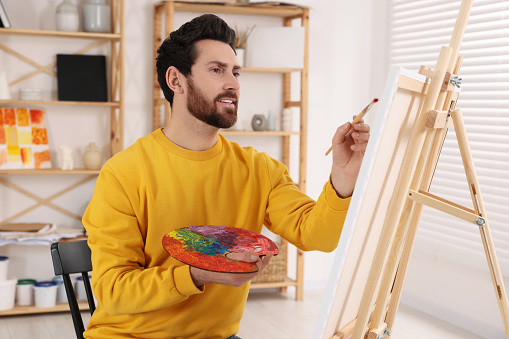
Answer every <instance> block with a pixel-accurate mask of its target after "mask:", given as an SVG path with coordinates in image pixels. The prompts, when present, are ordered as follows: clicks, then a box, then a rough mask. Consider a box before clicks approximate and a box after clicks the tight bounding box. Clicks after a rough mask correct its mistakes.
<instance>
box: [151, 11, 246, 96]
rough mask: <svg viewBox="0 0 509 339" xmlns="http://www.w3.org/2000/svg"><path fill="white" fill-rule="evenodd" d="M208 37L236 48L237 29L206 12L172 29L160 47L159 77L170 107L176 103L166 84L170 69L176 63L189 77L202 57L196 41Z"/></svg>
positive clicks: (157, 64)
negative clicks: (198, 58) (192, 68)
mask: <svg viewBox="0 0 509 339" xmlns="http://www.w3.org/2000/svg"><path fill="white" fill-rule="evenodd" d="M205 39H210V40H217V41H221V42H224V43H227V44H228V45H230V46H231V48H232V49H233V50H234V51H235V41H236V36H235V31H234V30H233V29H231V28H230V27H229V26H228V24H227V23H226V22H225V21H224V20H223V19H221V18H219V17H218V16H216V15H214V14H204V15H202V16H199V17H197V18H194V19H193V20H191V21H189V22H187V23H185V24H184V25H182V26H181V27H180V28H179V29H178V30H176V31H174V32H172V33H171V34H170V36H169V37H168V38H166V39H165V40H164V41H163V43H162V44H161V46H160V47H159V49H158V50H157V58H156V60H157V62H156V68H157V80H158V81H159V86H161V89H162V90H163V93H164V97H165V98H166V100H168V102H169V103H170V106H173V96H174V93H173V91H172V90H171V89H170V88H169V87H168V84H166V71H167V70H168V68H169V67H170V66H175V67H176V68H177V69H178V70H179V72H180V73H182V74H183V75H184V76H185V77H187V76H188V75H189V74H190V73H191V67H192V66H193V64H194V62H195V61H196V58H197V56H198V55H197V51H196V48H195V42H197V41H199V40H205Z"/></svg>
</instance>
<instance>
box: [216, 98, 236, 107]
mask: <svg viewBox="0 0 509 339" xmlns="http://www.w3.org/2000/svg"><path fill="white" fill-rule="evenodd" d="M218 102H220V103H221V104H223V105H224V106H226V107H228V108H235V103H236V100H234V99H219V100H218Z"/></svg>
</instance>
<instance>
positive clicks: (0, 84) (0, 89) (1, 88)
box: [0, 71, 11, 100]
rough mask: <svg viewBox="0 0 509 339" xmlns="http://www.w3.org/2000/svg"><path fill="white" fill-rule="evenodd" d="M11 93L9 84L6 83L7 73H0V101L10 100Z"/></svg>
mask: <svg viewBox="0 0 509 339" xmlns="http://www.w3.org/2000/svg"><path fill="white" fill-rule="evenodd" d="M10 99H11V91H10V90H9V83H8V82H7V72H6V71H0V100H10Z"/></svg>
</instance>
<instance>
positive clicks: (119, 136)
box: [0, 0, 124, 316]
mask: <svg viewBox="0 0 509 339" xmlns="http://www.w3.org/2000/svg"><path fill="white" fill-rule="evenodd" d="M111 13H112V15H111V20H112V25H111V27H113V33H88V32H61V31H48V30H33V29H18V28H0V50H2V51H3V52H5V53H8V54H11V55H13V56H14V57H16V58H18V59H19V60H20V61H23V62H25V63H28V64H30V65H32V66H33V67H34V68H35V70H34V71H33V72H31V73H28V74H26V75H23V76H21V77H20V78H18V79H16V80H14V81H11V82H10V83H9V85H10V86H12V85H15V84H17V83H20V82H22V81H24V80H26V79H29V78H31V77H33V76H35V75H38V74H41V73H47V74H49V75H51V76H54V77H56V73H55V72H54V71H53V70H52V69H53V68H54V67H55V66H56V62H54V63H51V64H48V65H45V66H42V65H39V64H38V63H36V62H34V61H32V60H31V59H30V58H29V56H25V55H22V54H21V53H18V52H16V51H14V50H13V49H11V48H9V47H8V46H7V43H4V41H5V39H3V38H4V37H8V36H25V37H29V38H33V39H38V38H42V37H44V38H51V39H57V40H58V39H61V38H67V39H80V40H85V41H90V44H88V45H87V46H86V47H84V48H82V49H80V50H78V51H76V52H75V53H74V54H78V55H79V54H85V53H86V52H88V51H90V50H92V49H94V48H97V47H99V46H102V45H106V46H107V48H108V50H109V54H110V55H109V57H108V59H109V60H110V61H109V74H108V76H109V83H110V86H109V102H76V101H23V100H0V106H3V107H6V106H7V107H8V106H10V107H14V106H19V105H23V106H27V107H32V106H34V105H36V106H39V107H40V106H43V107H45V109H46V110H50V109H51V106H62V105H65V106H71V107H72V106H75V107H76V106H85V107H102V108H109V110H110V117H109V120H110V137H109V156H112V155H113V154H115V153H117V152H119V151H121V150H122V149H123V145H124V85H123V84H124V71H123V70H124V0H111ZM54 49H55V50H56V52H58V47H55V48H54ZM98 174H99V171H98V170H87V169H83V168H75V169H73V170H61V169H58V168H54V169H29V170H28V169H27V170H11V169H9V170H0V189H1V188H6V189H12V190H15V191H17V192H19V193H21V194H23V195H26V196H28V197H30V198H32V199H34V200H36V201H37V202H36V203H35V204H34V205H32V206H30V207H28V208H26V209H25V210H23V211H21V212H20V213H17V214H16V215H11V216H9V217H8V218H4V219H3V220H0V224H2V223H8V222H12V221H14V220H16V219H18V218H20V217H21V216H23V215H24V214H26V213H28V212H30V211H32V210H33V209H35V208H37V207H40V206H42V205H46V206H48V207H51V208H53V209H55V210H56V211H58V212H60V213H62V214H66V215H68V216H70V217H71V218H74V219H77V220H80V221H81V215H76V214H74V213H72V212H70V211H68V210H66V209H64V208H62V207H59V206H57V205H55V204H53V203H52V202H51V201H52V200H54V199H55V198H57V197H59V196H61V195H63V194H64V193H67V192H69V191H71V190H73V189H75V188H77V187H78V186H81V185H83V184H85V183H86V182H88V181H91V180H93V179H95V178H96V177H97V175H98ZM13 175H16V176H17V175H36V176H40V175H43V176H46V175H81V176H83V179H82V180H79V181H78V182H77V183H75V184H73V185H71V186H68V187H66V188H65V189H62V190H60V191H59V192H57V193H55V194H53V195H52V196H50V197H45V198H43V197H39V196H37V195H36V194H33V193H31V192H29V191H27V190H25V189H23V188H21V187H20V186H18V185H15V184H13V183H12V182H11V181H10V180H8V177H9V176H13ZM80 307H82V308H83V309H87V308H88V304H87V303H86V302H85V303H83V304H80ZM68 310H69V307H68V305H67V304H65V303H62V304H57V306H55V307H53V308H37V307H35V306H29V307H26V306H23V307H18V306H16V307H15V308H14V309H12V310H8V311H1V312H0V316H2V315H16V314H32V313H47V312H61V311H68Z"/></svg>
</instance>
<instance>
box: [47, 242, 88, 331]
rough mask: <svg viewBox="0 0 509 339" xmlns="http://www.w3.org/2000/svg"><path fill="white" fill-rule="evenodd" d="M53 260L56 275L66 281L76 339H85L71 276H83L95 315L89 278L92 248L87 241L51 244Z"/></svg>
mask: <svg viewBox="0 0 509 339" xmlns="http://www.w3.org/2000/svg"><path fill="white" fill-rule="evenodd" d="M51 258H52V260H53V269H54V270H55V275H61V276H62V277H63V279H64V286H65V292H66V294H67V301H68V302H69V308H70V309H71V315H72V321H73V323H74V330H75V331H76V337H77V338H78V339H83V332H84V331H85V328H84V326H83V319H82V318H81V313H80V309H79V307H78V299H77V297H76V294H75V293H74V288H73V286H72V282H71V277H70V276H69V274H74V273H81V275H82V276H83V283H84V285H85V291H86V292H87V300H88V305H89V306H90V314H93V313H94V311H95V302H94V296H93V294H92V287H91V285H90V279H89V277H88V272H91V271H92V258H91V252H90V248H89V247H88V245H87V241H86V240H77V241H62V242H55V243H53V244H51Z"/></svg>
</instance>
